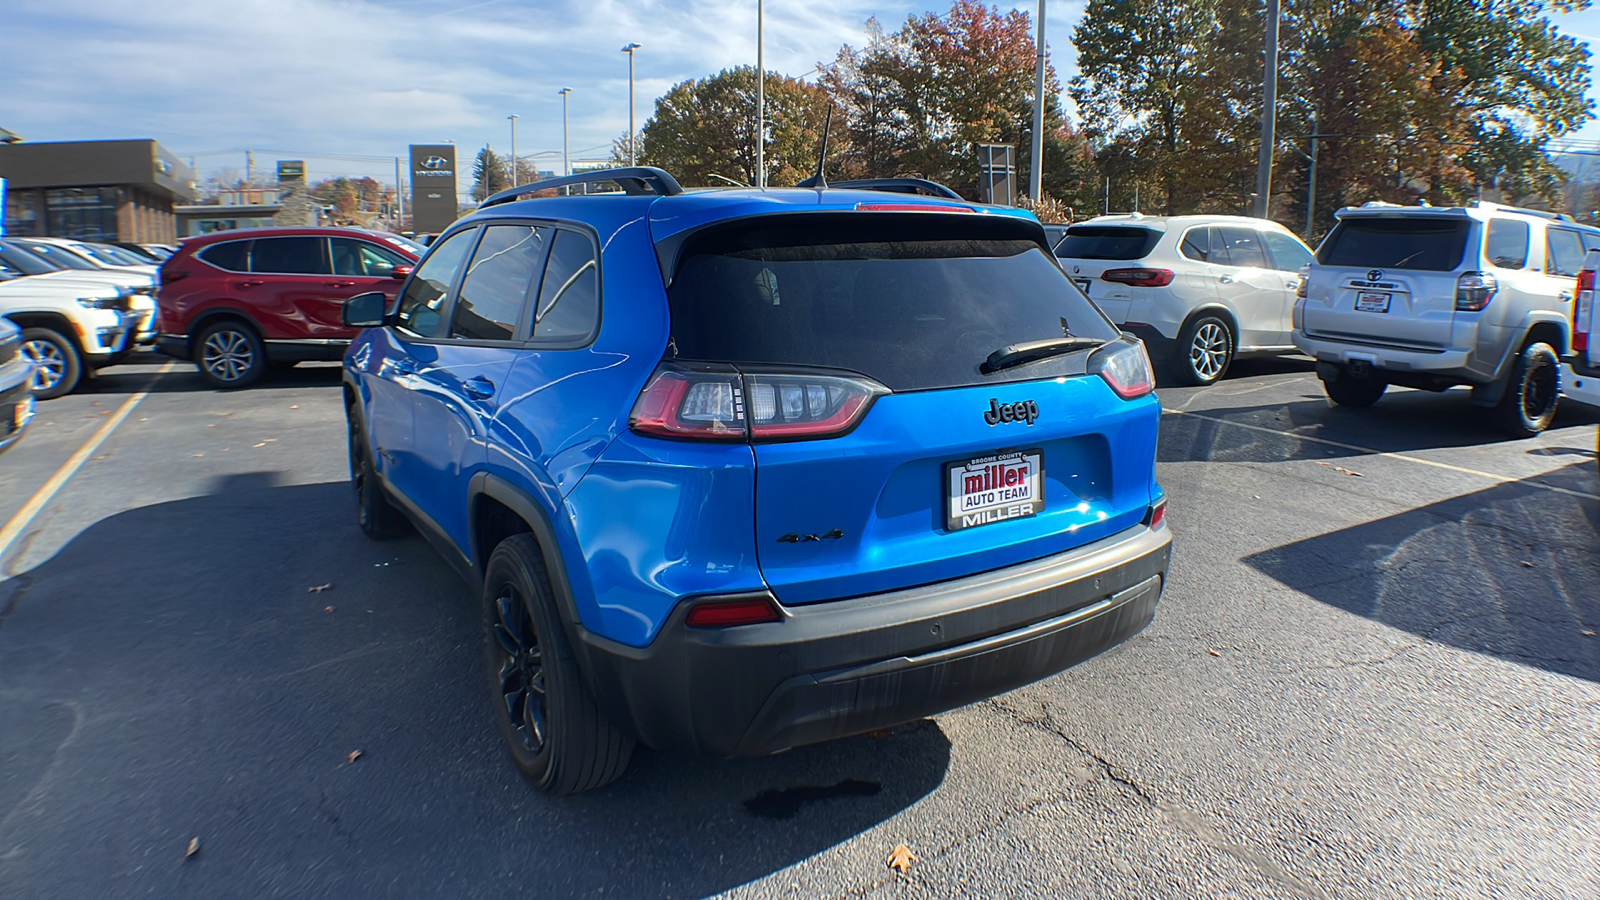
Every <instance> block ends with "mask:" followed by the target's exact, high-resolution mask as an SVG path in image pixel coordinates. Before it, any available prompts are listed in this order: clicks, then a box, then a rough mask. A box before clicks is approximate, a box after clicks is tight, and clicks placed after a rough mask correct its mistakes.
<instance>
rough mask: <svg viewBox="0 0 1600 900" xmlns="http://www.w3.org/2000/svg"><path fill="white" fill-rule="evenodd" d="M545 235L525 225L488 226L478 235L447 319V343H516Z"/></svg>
mask: <svg viewBox="0 0 1600 900" xmlns="http://www.w3.org/2000/svg"><path fill="white" fill-rule="evenodd" d="M549 235H550V229H549V228H536V227H532V226H528V225H490V226H489V227H488V228H487V229H486V230H485V231H484V233H483V240H481V241H479V242H478V252H477V253H476V254H475V255H474V256H473V257H472V264H471V265H470V266H468V267H467V277H466V278H465V279H464V280H463V281H462V282H461V297H460V299H458V300H457V301H456V306H455V312H454V313H452V314H451V319H452V321H451V324H450V336H451V337H454V338H462V339H464V340H471V341H509V340H511V339H513V338H515V337H516V334H517V323H518V322H519V321H521V319H522V310H523V308H524V307H525V306H526V305H527V302H528V292H529V291H530V290H531V289H532V287H533V285H534V284H535V278H536V277H537V276H538V274H539V267H540V266H541V265H542V264H543V263H544V252H545V244H546V242H547V238H548V237H549Z"/></svg>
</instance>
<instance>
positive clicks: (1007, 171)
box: [978, 144, 1017, 206]
mask: <svg viewBox="0 0 1600 900" xmlns="http://www.w3.org/2000/svg"><path fill="white" fill-rule="evenodd" d="M978 172H979V178H978V189H979V190H980V191H981V192H982V194H983V202H985V203H994V204H997V205H1000V206H1014V205H1015V204H1016V198H1017V148H1016V147H1015V146H1013V145H1011V144H979V145H978Z"/></svg>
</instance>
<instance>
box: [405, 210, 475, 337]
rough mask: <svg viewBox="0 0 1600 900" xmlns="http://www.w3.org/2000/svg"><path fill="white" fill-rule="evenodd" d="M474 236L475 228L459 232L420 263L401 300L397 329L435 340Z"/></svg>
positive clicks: (435, 248) (434, 249)
mask: <svg viewBox="0 0 1600 900" xmlns="http://www.w3.org/2000/svg"><path fill="white" fill-rule="evenodd" d="M477 233H478V231H477V229H475V228H468V229H467V230H465V231H458V232H456V233H455V234H452V235H451V236H450V239H449V240H447V241H445V242H444V243H442V244H439V245H438V246H436V247H434V248H433V252H432V253H429V254H428V255H427V257H426V258H424V259H423V260H422V265H421V266H419V267H417V271H416V272H414V273H412V275H411V281H410V283H408V284H407V285H406V292H405V293H404V294H403V295H401V297H400V307H399V311H398V317H399V318H398V321H399V324H400V327H402V328H404V329H405V330H407V331H409V332H411V333H412V334H416V335H421V336H422V337H435V336H436V335H437V334H438V333H439V331H440V327H439V326H440V325H441V324H442V323H443V321H444V301H445V299H446V298H447V297H449V295H450V285H452V284H454V283H455V280H456V270H458V269H460V268H461V261H462V260H463V259H465V258H466V256H467V251H468V250H471V249H472V239H473V238H474V237H475V236H476V235H477Z"/></svg>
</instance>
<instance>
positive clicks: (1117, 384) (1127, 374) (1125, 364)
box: [1088, 340, 1156, 400]
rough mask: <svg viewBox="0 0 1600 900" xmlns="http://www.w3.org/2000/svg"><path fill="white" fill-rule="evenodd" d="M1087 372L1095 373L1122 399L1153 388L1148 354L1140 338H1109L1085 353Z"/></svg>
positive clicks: (1153, 376) (1154, 383) (1147, 391)
mask: <svg viewBox="0 0 1600 900" xmlns="http://www.w3.org/2000/svg"><path fill="white" fill-rule="evenodd" d="M1088 372H1089V374H1091V375H1099V376H1100V377H1101V378H1103V379H1105V382H1106V384H1108V385H1110V386H1111V389H1112V390H1113V391H1116V392H1117V396H1119V397H1121V398H1122V399H1124V400H1132V399H1134V398H1136V397H1143V396H1144V395H1145V394H1148V393H1150V392H1151V391H1153V390H1155V389H1156V376H1155V371H1154V370H1153V369H1152V368H1151V366H1150V354H1148V353H1146V352H1145V349H1144V343H1143V342H1140V341H1128V340H1120V341H1112V342H1111V343H1109V344H1106V345H1105V346H1104V347H1101V348H1100V349H1099V350H1096V351H1095V352H1094V355H1092V356H1090V357H1089V363H1088Z"/></svg>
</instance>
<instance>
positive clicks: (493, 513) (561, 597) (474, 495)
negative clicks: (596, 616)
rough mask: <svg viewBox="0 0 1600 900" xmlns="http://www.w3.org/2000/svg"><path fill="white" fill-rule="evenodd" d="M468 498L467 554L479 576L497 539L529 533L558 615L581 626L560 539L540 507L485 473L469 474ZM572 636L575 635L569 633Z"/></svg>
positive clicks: (570, 624) (507, 483) (547, 515)
mask: <svg viewBox="0 0 1600 900" xmlns="http://www.w3.org/2000/svg"><path fill="white" fill-rule="evenodd" d="M467 495H468V496H469V497H470V498H471V499H470V501H469V502H470V504H471V509H470V519H469V522H470V523H471V535H470V537H469V542H470V543H471V545H472V546H471V547H470V548H468V557H469V558H470V559H471V560H472V564H473V566H474V568H475V569H476V570H477V572H478V574H479V576H480V577H481V576H482V574H483V573H484V571H485V570H486V569H487V568H488V566H489V556H490V554H492V553H494V548H495V547H496V546H498V545H499V544H500V542H501V541H503V540H505V539H506V538H508V537H511V536H512V535H515V534H530V535H532V536H533V539H534V541H535V542H536V543H537V544H538V545H539V554H540V556H541V557H542V558H543V559H544V567H545V572H546V574H547V575H548V576H549V578H550V592H551V594H552V595H553V596H554V597H555V598H556V603H557V604H558V605H559V606H560V607H561V618H562V621H563V622H565V623H566V624H567V625H568V626H569V629H570V626H578V625H581V619H580V618H579V616H578V606H577V602H576V601H575V600H574V599H573V596H572V584H571V581H570V579H569V578H568V576H567V566H566V563H565V562H564V561H563V560H562V558H561V544H560V539H559V538H558V537H557V535H556V530H555V526H554V525H553V524H552V523H551V521H550V516H549V514H548V513H547V512H546V511H545V510H544V509H543V507H542V506H541V505H540V504H539V503H537V502H535V501H534V500H533V499H532V498H530V497H528V495H527V494H526V493H525V492H523V491H522V490H521V489H519V488H518V487H517V486H516V485H514V484H512V483H511V482H509V481H507V480H505V479H504V478H501V477H499V476H497V475H493V474H490V473H488V472H479V473H478V474H476V475H474V476H472V481H471V482H470V484H469V486H468V488H467ZM570 636H572V637H576V635H570Z"/></svg>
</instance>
